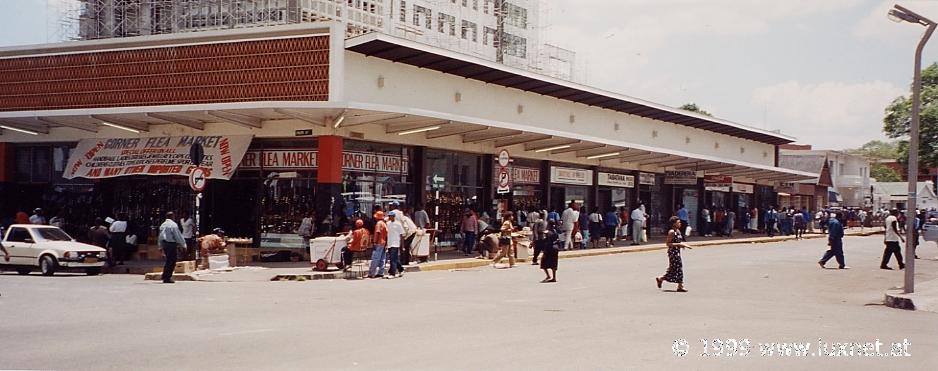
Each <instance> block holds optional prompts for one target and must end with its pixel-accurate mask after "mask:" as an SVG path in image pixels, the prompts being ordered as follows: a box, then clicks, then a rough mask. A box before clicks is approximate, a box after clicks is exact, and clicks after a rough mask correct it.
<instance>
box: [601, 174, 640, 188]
mask: <svg viewBox="0 0 938 371" xmlns="http://www.w3.org/2000/svg"><path fill="white" fill-rule="evenodd" d="M598 184H599V185H601V186H607V187H622V188H635V177H634V176H631V175H622V174H613V173H603V172H600V173H599V181H598Z"/></svg>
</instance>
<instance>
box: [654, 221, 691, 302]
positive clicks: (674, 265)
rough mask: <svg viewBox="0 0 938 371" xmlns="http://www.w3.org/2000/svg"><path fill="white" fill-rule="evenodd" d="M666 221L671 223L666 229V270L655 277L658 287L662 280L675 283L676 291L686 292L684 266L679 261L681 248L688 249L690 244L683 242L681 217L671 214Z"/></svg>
mask: <svg viewBox="0 0 938 371" xmlns="http://www.w3.org/2000/svg"><path fill="white" fill-rule="evenodd" d="M668 222H669V223H670V224H671V230H670V231H668V241H667V245H668V271H667V272H665V274H664V275H663V276H661V277H655V282H656V283H657V284H658V288H659V289H660V288H661V283H662V282H664V281H668V282H673V283H676V284H677V292H687V290H685V289H684V267H683V263H682V262H681V249H690V248H691V247H690V245H688V244H687V243H685V242H684V235H683V234H682V233H681V219H679V218H678V217H676V216H672V217H671V219H670V220H668Z"/></svg>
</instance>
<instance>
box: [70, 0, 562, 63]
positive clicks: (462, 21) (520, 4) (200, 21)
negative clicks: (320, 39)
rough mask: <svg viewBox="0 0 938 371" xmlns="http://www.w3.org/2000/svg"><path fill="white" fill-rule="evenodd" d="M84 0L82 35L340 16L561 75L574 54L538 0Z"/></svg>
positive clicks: (354, 25)
mask: <svg viewBox="0 0 938 371" xmlns="http://www.w3.org/2000/svg"><path fill="white" fill-rule="evenodd" d="M81 1H82V3H83V4H84V10H83V13H82V14H81V15H80V16H79V17H78V18H79V19H80V21H79V22H80V23H81V24H80V32H79V37H80V38H81V39H86V40H87V39H101V38H111V37H127V36H140V35H153V34H162V33H181V32H199V31H212V30H225V29H238V28H254V27H265V26H274V25H284V24H295V23H309V22H318V21H339V22H342V24H343V25H344V27H345V35H346V37H355V36H359V35H363V34H366V33H370V32H382V33H387V34H390V35H394V36H397V37H400V38H403V39H407V40H412V41H417V42H420V43H423V44H427V45H431V46H434V47H439V48H443V49H447V50H452V51H457V52H460V53H465V54H469V55H472V56H474V57H478V58H482V59H485V60H488V61H494V62H499V63H504V64H506V65H508V66H512V67H516V68H521V69H524V70H529V71H534V72H538V73H541V74H544V75H548V76H552V77H556V78H560V79H564V80H572V79H573V78H574V74H573V71H574V62H575V58H576V53H574V52H573V51H570V50H565V49H562V48H558V47H556V46H552V45H547V44H544V43H543V41H542V40H540V36H539V35H540V31H541V25H540V14H541V9H540V0H136V1H126V0H81ZM500 31H501V32H500ZM500 34H501V35H503V37H502V38H503V40H499V37H498V35H500Z"/></svg>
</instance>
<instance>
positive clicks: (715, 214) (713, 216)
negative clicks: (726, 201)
mask: <svg viewBox="0 0 938 371" xmlns="http://www.w3.org/2000/svg"><path fill="white" fill-rule="evenodd" d="M700 217H701V218H700V219H701V221H702V222H701V223H700V234H701V235H702V236H704V237H711V236H720V237H723V236H726V237H733V230H734V229H736V212H735V211H733V209H727V208H723V207H720V206H715V205H714V206H711V207H710V208H709V209H708V208H706V207H704V208H703V209H702V210H701V211H700Z"/></svg>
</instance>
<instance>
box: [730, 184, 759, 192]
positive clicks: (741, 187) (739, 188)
mask: <svg viewBox="0 0 938 371" xmlns="http://www.w3.org/2000/svg"><path fill="white" fill-rule="evenodd" d="M755 190H756V187H755V186H753V185H752V184H740V183H733V192H734V193H746V194H753V193H755Z"/></svg>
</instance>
